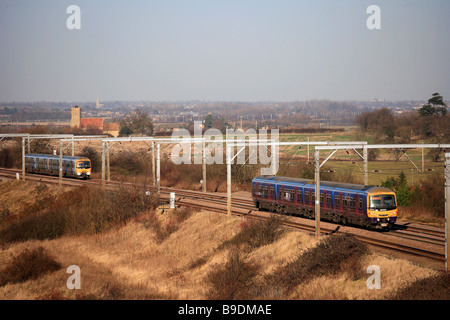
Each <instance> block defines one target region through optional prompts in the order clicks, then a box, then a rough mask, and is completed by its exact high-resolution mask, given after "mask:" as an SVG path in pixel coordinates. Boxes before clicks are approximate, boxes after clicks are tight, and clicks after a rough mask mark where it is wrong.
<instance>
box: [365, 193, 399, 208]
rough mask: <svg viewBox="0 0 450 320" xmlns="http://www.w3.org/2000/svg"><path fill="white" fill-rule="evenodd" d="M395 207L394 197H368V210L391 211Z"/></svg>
mask: <svg viewBox="0 0 450 320" xmlns="http://www.w3.org/2000/svg"><path fill="white" fill-rule="evenodd" d="M395 208H397V206H396V205H395V196H394V195H393V194H378V195H374V196H370V197H369V209H371V210H393V209H395Z"/></svg>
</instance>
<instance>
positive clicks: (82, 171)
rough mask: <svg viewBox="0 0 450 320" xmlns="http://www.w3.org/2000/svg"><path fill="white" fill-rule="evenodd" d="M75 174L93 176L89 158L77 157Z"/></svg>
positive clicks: (84, 177) (84, 176)
mask: <svg viewBox="0 0 450 320" xmlns="http://www.w3.org/2000/svg"><path fill="white" fill-rule="evenodd" d="M75 174H76V177H77V178H83V179H87V178H89V177H90V176H91V161H90V160H89V159H77V160H76V161H75Z"/></svg>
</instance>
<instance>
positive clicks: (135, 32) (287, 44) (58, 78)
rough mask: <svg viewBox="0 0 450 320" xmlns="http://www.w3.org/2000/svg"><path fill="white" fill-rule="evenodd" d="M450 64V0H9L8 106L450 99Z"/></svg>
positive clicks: (4, 27) (1, 84) (1, 40)
mask: <svg viewBox="0 0 450 320" xmlns="http://www.w3.org/2000/svg"><path fill="white" fill-rule="evenodd" d="M72 4H74V5H77V6H79V7H80V9H81V30H69V29H68V28H67V26H66V21H67V19H68V18H69V16H70V14H67V13H66V10H67V7H69V6H70V5H72ZM372 4H375V5H378V6H379V7H380V9H381V30H369V29H368V28H367V26H366V20H367V19H368V18H369V16H370V14H368V13H366V10H367V7H368V6H369V5H372ZM449 57H450V1H448V0H433V1H425V0H420V1H419V0H409V1H408V0H395V1H392V0H386V1H384V0H371V1H365V0H339V1H337V0H329V1H327V0H315V1H313V0H310V1H302V0H273V1H267V0H254V1H253V0H240V1H237V0H236V1H235V0H203V1H201V0H178V1H176V0H158V1H156V0H145V1H137V0H134V1H125V0H115V1H114V0H104V1H103V0H70V1H66V0H40V1H30V0H26V1H25V0H0V101H36V100H44V101H95V100H96V99H97V96H99V97H100V100H103V101H105V100H134V101H138V100H151V101H160V100H171V101H176V100H227V101H230V100H233V101H237V100H239V101H262V100H272V101H274V100H278V101H279V100H282V101H293V100H309V99H333V100H353V99H372V98H379V99H398V100H401V99H417V100H426V99H428V98H430V97H431V94H432V93H434V92H440V93H441V94H442V95H443V96H444V98H445V99H447V100H449V99H450V58H449Z"/></svg>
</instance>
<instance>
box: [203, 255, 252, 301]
mask: <svg viewBox="0 0 450 320" xmlns="http://www.w3.org/2000/svg"><path fill="white" fill-rule="evenodd" d="M258 269H259V267H258V266H257V265H255V264H252V263H249V262H247V261H246V257H245V255H244V254H243V253H242V251H241V250H240V249H239V247H233V248H232V249H231V250H230V252H229V254H228V259H227V262H226V263H225V264H224V265H221V266H219V265H218V266H217V267H216V268H213V270H212V271H211V272H209V273H208V275H207V276H206V283H207V284H208V285H209V286H210V288H209V291H208V292H207V294H206V296H207V298H208V299H212V300H233V299H236V300H241V299H249V298H251V296H252V290H253V285H254V283H255V277H256V275H257V274H258Z"/></svg>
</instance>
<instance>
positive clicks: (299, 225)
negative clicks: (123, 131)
mask: <svg viewBox="0 0 450 320" xmlns="http://www.w3.org/2000/svg"><path fill="white" fill-rule="evenodd" d="M16 173H19V174H20V170H14V169H0V178H4V179H8V180H12V179H16ZM26 179H27V180H31V181H37V182H42V183H51V184H59V177H54V176H46V175H27V177H26ZM63 185H65V186H82V185H96V186H98V187H101V186H102V181H101V180H98V179H89V180H76V179H66V178H63ZM105 187H106V188H111V189H116V188H119V187H121V188H124V187H125V188H134V189H136V188H142V187H139V186H137V185H135V184H133V183H124V182H117V181H108V182H107V183H105ZM145 189H146V190H149V191H150V192H156V188H155V187H154V186H147V187H145ZM171 192H174V193H175V195H176V205H177V206H189V207H195V208H200V209H204V210H209V211H214V212H220V213H226V212H227V197H226V195H224V194H216V193H214V194H212V193H202V192H198V191H192V190H182V189H177V188H167V187H161V189H160V198H161V200H162V201H163V203H164V205H167V206H168V201H169V194H170V193H171ZM232 215H235V216H245V217H247V218H251V219H258V220H266V219H269V216H270V213H268V212H260V211H257V210H256V208H255V206H254V204H253V201H252V199H251V198H245V197H237V196H233V197H232ZM284 225H286V226H287V227H289V228H293V229H296V230H302V231H305V232H308V233H312V234H313V233H314V232H315V224H314V220H309V219H304V218H299V217H292V216H286V219H285V220H284ZM341 232H348V233H351V234H353V235H354V236H355V237H356V238H357V239H359V240H360V241H363V242H365V243H367V244H368V245H370V246H373V247H376V248H382V249H386V250H389V251H394V252H398V253H402V254H408V255H413V256H416V257H421V258H426V259H431V260H433V261H435V262H438V263H442V264H443V263H444V262H445V254H444V246H445V234H444V231H443V230H441V229H439V228H432V227H428V226H423V225H416V224H414V225H412V224H408V223H398V224H397V225H396V226H395V228H394V229H392V230H390V231H389V232H377V231H375V232H374V231H368V230H363V229H361V228H354V227H349V226H339V225H335V224H331V223H327V222H323V221H322V222H321V233H322V234H324V235H326V234H337V233H341Z"/></svg>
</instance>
